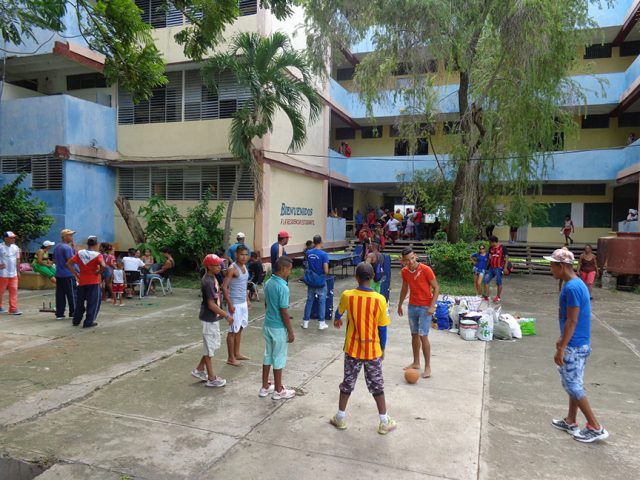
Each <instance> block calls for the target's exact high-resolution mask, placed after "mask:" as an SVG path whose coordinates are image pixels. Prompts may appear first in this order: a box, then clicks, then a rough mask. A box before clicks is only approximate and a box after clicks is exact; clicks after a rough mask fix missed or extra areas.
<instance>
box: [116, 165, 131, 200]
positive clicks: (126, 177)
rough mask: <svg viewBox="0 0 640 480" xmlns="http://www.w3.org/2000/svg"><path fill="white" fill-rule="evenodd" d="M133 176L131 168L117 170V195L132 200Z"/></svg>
mask: <svg viewBox="0 0 640 480" xmlns="http://www.w3.org/2000/svg"><path fill="white" fill-rule="evenodd" d="M133 174H134V170H133V169H132V168H120V169H119V170H118V195H120V196H121V197H125V198H128V199H132V198H133Z"/></svg>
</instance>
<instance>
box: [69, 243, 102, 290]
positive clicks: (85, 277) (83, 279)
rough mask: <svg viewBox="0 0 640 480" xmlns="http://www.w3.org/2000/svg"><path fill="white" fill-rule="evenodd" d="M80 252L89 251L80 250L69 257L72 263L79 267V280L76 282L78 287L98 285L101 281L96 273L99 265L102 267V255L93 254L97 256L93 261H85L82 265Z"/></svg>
mask: <svg viewBox="0 0 640 480" xmlns="http://www.w3.org/2000/svg"><path fill="white" fill-rule="evenodd" d="M81 252H90V250H80V252H78V253H76V254H75V255H74V256H73V257H71V260H72V261H73V263H75V264H76V265H78V266H79V267H80V280H78V283H79V285H80V286H81V287H82V286H83V285H96V284H98V285H99V284H100V282H101V281H102V278H101V277H102V276H101V275H100V273H99V272H98V267H99V266H100V265H104V260H103V259H102V255H100V254H99V253H98V252H94V253H96V254H97V255H96V256H95V257H94V258H93V259H91V260H89V261H87V263H84V261H83V260H82V256H81V255H80V254H81ZM85 259H86V258H85Z"/></svg>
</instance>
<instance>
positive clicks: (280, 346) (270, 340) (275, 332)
mask: <svg viewBox="0 0 640 480" xmlns="http://www.w3.org/2000/svg"><path fill="white" fill-rule="evenodd" d="M262 335H263V336H264V343H265V349H264V357H263V359H262V364H263V365H273V369H274V370H281V369H283V368H284V367H285V365H286V364H287V350H288V348H287V347H288V343H287V340H288V339H289V335H288V333H287V329H286V328H273V327H262Z"/></svg>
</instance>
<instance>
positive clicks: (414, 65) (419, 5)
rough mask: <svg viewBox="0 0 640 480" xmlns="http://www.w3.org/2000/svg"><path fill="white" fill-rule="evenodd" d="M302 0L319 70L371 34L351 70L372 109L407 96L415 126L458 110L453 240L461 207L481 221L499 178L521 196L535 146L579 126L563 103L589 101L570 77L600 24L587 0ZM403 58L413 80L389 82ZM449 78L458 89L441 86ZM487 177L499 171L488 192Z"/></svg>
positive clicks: (452, 153)
mask: <svg viewBox="0 0 640 480" xmlns="http://www.w3.org/2000/svg"><path fill="white" fill-rule="evenodd" d="M302 3H303V5H304V6H305V9H306V29H307V36H308V45H309V48H310V52H311V53H312V60H313V61H314V62H315V63H314V65H315V66H316V69H317V70H324V69H325V68H326V64H327V63H328V60H329V59H330V57H329V52H332V51H333V52H337V51H340V49H345V48H347V49H348V48H349V46H350V45H353V44H355V43H357V42H359V41H362V40H364V39H365V38H367V37H370V38H371V41H372V43H373V48H372V49H371V53H369V54H367V55H365V56H363V57H362V58H361V60H360V63H359V64H358V65H357V67H356V73H355V78H354V81H355V84H356V87H357V89H358V91H359V92H360V96H361V99H362V101H363V102H364V103H365V105H366V107H367V110H368V112H369V115H372V112H373V108H374V106H376V105H379V104H385V103H389V104H391V103H393V104H397V103H400V104H402V105H404V108H403V112H402V113H403V116H402V117H401V118H400V119H399V122H400V123H414V124H416V125H418V124H420V123H424V122H426V123H429V122H433V121H434V120H435V119H436V118H438V115H440V114H442V113H448V114H451V113H453V112H455V115H456V117H457V118H456V122H455V124H456V128H457V134H455V135H451V136H449V138H450V142H451V143H450V145H449V152H448V153H449V156H448V159H447V163H448V166H449V168H450V169H451V171H452V172H453V189H452V198H451V207H450V212H449V213H450V228H449V232H448V236H449V240H450V241H452V242H455V241H457V240H458V238H459V227H460V219H461V217H462V215H463V213H465V210H466V213H467V214H468V215H469V217H470V218H477V217H478V215H477V214H476V213H475V210H476V209H477V208H478V207H479V206H480V205H482V203H483V202H482V201H481V197H482V196H483V195H484V194H485V193H486V192H487V191H491V187H492V186H494V185H496V183H500V185H502V187H501V188H502V189H503V192H502V193H506V194H507V195H523V194H524V193H525V192H526V190H527V188H528V186H529V184H530V183H531V182H532V181H536V180H539V179H542V178H544V174H545V165H546V162H547V155H545V154H536V152H548V151H553V150H556V149H557V148H558V139H559V138H561V137H562V136H563V135H567V134H569V133H570V132H572V131H574V130H575V128H576V125H575V122H574V120H573V119H572V113H571V112H570V111H569V110H568V109H566V108H563V106H564V105H579V104H581V103H584V95H583V93H582V92H581V90H580V88H579V86H578V85H577V84H576V83H575V82H574V81H573V80H572V79H571V78H570V77H569V74H570V72H571V69H572V67H574V66H575V65H576V62H577V61H578V60H579V54H580V50H581V48H582V47H584V45H585V43H587V42H588V40H589V38H588V37H587V35H592V33H591V32H589V29H592V28H593V27H595V26H596V25H595V23H594V22H593V21H592V19H591V18H590V17H589V15H588V8H589V2H585V1H583V0H566V1H563V2H558V1H556V0H536V1H519V0H469V1H464V2H462V1H451V0H420V1H418V0H402V1H400V0H380V1H376V2H370V1H368V0H303V1H302ZM603 3H609V2H608V1H607V2H603ZM398 65H402V67H403V70H404V71H405V72H406V73H407V74H408V77H407V81H405V82H402V83H400V82H398V84H397V85H396V87H395V88H394V89H392V90H388V89H387V88H388V84H389V78H390V77H391V76H392V75H393V73H394V71H397V68H398ZM435 67H437V70H438V71H434V70H436V68H435ZM445 84H457V89H456V90H454V91H453V92H451V93H450V94H448V95H444V94H442V88H441V87H442V85H445ZM452 100H454V101H453V102H452ZM452 103H457V105H455V106H452V105H451V104H452ZM485 179H490V180H491V183H490V184H489V190H487V184H486V183H484V182H483V180H485ZM494 179H495V180H496V182H494V181H493V180H494Z"/></svg>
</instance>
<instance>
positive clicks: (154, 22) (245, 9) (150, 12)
mask: <svg viewBox="0 0 640 480" xmlns="http://www.w3.org/2000/svg"><path fill="white" fill-rule="evenodd" d="M135 3H136V5H137V6H138V8H139V9H140V10H142V13H141V14H140V16H141V18H142V21H143V22H145V23H148V24H149V25H151V26H152V27H153V28H166V27H174V26H178V25H184V24H189V23H191V22H189V21H188V20H187V19H186V18H184V16H183V15H182V12H181V11H180V10H178V9H177V8H176V7H175V5H174V4H173V2H171V1H170V0H169V1H167V0H135ZM238 8H239V12H240V16H241V17H244V16H247V15H255V14H256V13H258V1H257V0H239V1H238ZM194 14H195V16H196V17H198V18H202V14H201V13H199V12H194Z"/></svg>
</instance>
